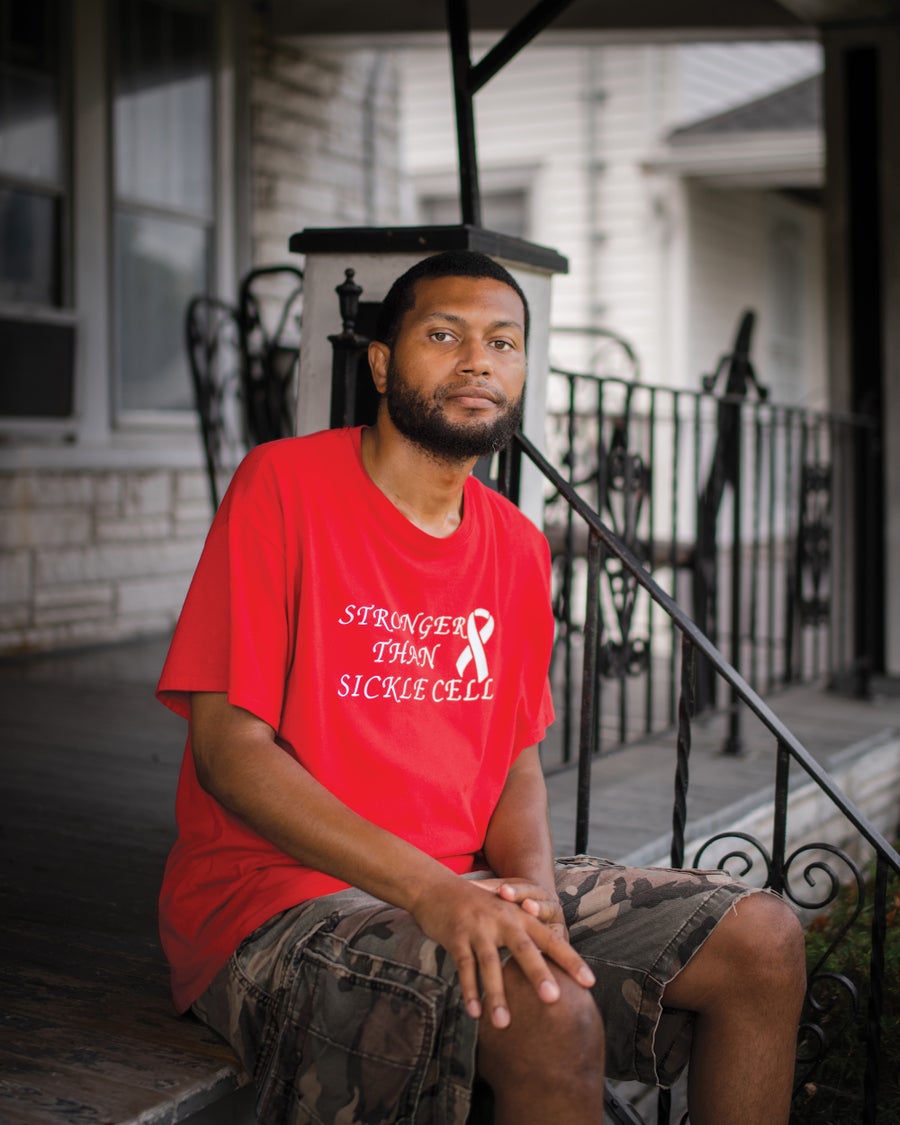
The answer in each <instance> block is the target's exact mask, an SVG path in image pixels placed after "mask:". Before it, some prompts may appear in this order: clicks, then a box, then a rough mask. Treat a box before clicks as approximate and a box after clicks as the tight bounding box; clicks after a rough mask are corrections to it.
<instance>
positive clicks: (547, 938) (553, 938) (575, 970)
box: [539, 926, 597, 988]
mask: <svg viewBox="0 0 900 1125" xmlns="http://www.w3.org/2000/svg"><path fill="white" fill-rule="evenodd" d="M539 943H540V948H541V951H542V953H543V955H544V956H545V957H549V958H550V960H551V961H553V962H554V964H556V965H558V966H559V967H560V968H561V969H562V970H563V971H564V972H566V973H568V974H569V976H570V977H571V978H572V980H574V981H575V982H576V984H580V985H581V986H582V987H583V988H592V987H593V986H594V985H595V984H596V983H597V978H596V977H595V976H594V973H593V971H592V969H591V967H590V965H588V964H587V963H586V962H585V961H583V960H582V959H581V958H580V957H579V956H578V954H577V953H576V952H575V950H574V949H573V948H572V946H571V945H570V944H569V942H568V941H567V940H566V938H564V937H563V936H562V934H560V933H559V932H558V931H557V930H556V928H555V927H550V926H546V927H544V928H543V930H542V934H541V935H540V937H539Z"/></svg>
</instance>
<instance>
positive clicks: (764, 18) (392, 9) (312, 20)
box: [268, 0, 900, 37]
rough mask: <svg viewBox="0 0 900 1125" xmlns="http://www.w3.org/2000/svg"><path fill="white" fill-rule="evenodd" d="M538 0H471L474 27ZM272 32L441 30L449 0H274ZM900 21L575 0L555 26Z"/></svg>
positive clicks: (888, 1)
mask: <svg viewBox="0 0 900 1125" xmlns="http://www.w3.org/2000/svg"><path fill="white" fill-rule="evenodd" d="M534 6H535V0H474V2H473V0H470V3H469V8H470V16H469V18H470V22H471V26H472V29H473V30H505V29H507V28H509V27H512V26H513V25H514V24H516V23H517V22H518V21H519V20H520V19H521V18H522V17H523V16H524V15H525V14H526V13H527V12H528V11H530V10H531V9H532V8H533V7H534ZM268 12H269V18H270V20H271V26H272V30H273V31H274V32H275V33H276V34H282V35H337V34H351V35H353V34H356V35H359V34H369V35H375V34H388V35H397V34H408V33H421V32H443V31H445V30H446V27H447V17H446V5H445V0H391V3H389V4H373V3H372V0H303V3H300V4H298V3H297V0H269V4H268ZM897 19H900V0H727V2H726V3H723V2H722V0H679V2H678V3H677V4H676V3H673V2H672V0H573V2H572V3H570V4H569V5H568V7H567V8H566V9H565V11H563V12H561V13H560V14H559V15H558V16H557V17H556V18H555V19H554V20H553V23H552V24H551V25H550V26H551V29H553V30H557V31H574V30H579V31H597V32H602V31H609V32H625V31H640V32H642V33H648V32H650V33H652V32H654V31H658V32H660V33H663V34H665V35H667V36H670V35H672V34H679V35H682V36H685V37H689V36H690V35H691V34H692V33H701V32H717V33H719V34H721V33H722V32H728V31H732V32H734V33H735V34H736V35H741V36H742V37H745V36H746V35H747V33H748V32H750V33H758V34H760V35H771V34H772V33H773V32H781V33H782V34H784V35H798V34H803V33H804V32H806V33H808V32H809V31H810V29H811V28H812V27H814V26H817V25H824V24H829V23H837V22H841V23H864V22H869V21H873V20H874V21H881V20H897Z"/></svg>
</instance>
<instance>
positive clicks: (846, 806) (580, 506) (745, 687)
mask: <svg viewBox="0 0 900 1125" xmlns="http://www.w3.org/2000/svg"><path fill="white" fill-rule="evenodd" d="M515 442H516V444H517V445H518V446H519V448H520V449H522V451H523V452H524V453H525V454H526V456H527V457H528V459H529V460H530V461H531V462H532V463H533V464H534V465H535V467H536V468H537V469H538V470H539V471H540V472H541V473H542V474H543V476H545V477H546V478H547V480H549V481H550V483H551V484H552V485H553V487H554V488H555V489H557V490H558V492H559V494H560V495H561V496H562V497H563V498H564V499H565V500H566V502H567V503H568V504H569V506H570V507H571V508H572V509H573V510H574V511H575V512H577V513H578V515H579V516H581V518H582V519H583V520H584V521H585V523H586V524H587V525H588V527H589V528H590V530H591V532H592V536H591V538H592V539H593V538H595V537H596V539H598V540H599V541H600V543H602V545H603V547H604V548H605V550H607V551H608V552H609V553H611V554H613V555H615V556H616V557H617V558H618V559H619V560H620V561H621V562H622V564H623V565H624V566H625V568H626V569H627V570H628V572H629V573H630V574H631V575H632V577H633V578H634V579H635V581H636V582H637V583H638V584H639V585H640V586H642V587H643V589H645V590H646V591H647V593H648V594H649V595H650V597H651V598H652V599H653V600H654V601H655V602H656V603H657V604H658V605H659V606H661V607H662V609H663V610H665V612H666V613H667V614H668V616H669V617H670V618H671V619H672V620H673V621H674V622H675V624H676V625H677V627H678V628H679V630H680V631H681V633H682V635H683V636H685V637H686V638H687V639H688V640H689V641H690V642H691V644H692V645H693V646H694V647H695V648H696V649H697V651H698V652H700V653H701V654H702V655H703V656H704V657H706V659H707V660H709V662H710V663H711V664H712V665H713V667H714V668H715V669H716V671H717V672H718V674H719V675H720V676H721V677H722V678H723V679H724V680H725V681H726V683H728V684H729V685H730V686H731V687H732V688H734V690H735V691H736V692H737V694H738V696H739V697H740V699H741V700H742V701H743V702H744V703H745V704H746V705H747V706H748V707H749V708H750V710H751V711H752V712H753V713H754V714H755V715H756V716H757V718H758V719H759V720H760V722H761V723H762V724H763V726H765V727H766V728H767V729H768V730H769V731H770V733H771V734H773V735H774V737H775V738H776V739H777V741H778V743H779V744H780V745H783V746H784V747H785V748H786V749H787V750H788V752H789V753H790V755H791V757H792V758H794V760H795V761H796V762H797V763H798V764H799V765H800V766H802V768H803V769H804V770H805V771H806V772H807V773H808V774H809V776H810V777H811V778H812V779H813V780H814V781H815V782H816V784H817V785H818V786H819V788H820V789H821V790H822V791H823V792H824V793H826V794H827V795H828V796H829V797H830V798H831V800H832V801H834V803H835V804H836V805H837V806H838V808H839V809H840V810H841V812H842V813H843V814H844V815H845V816H846V817H847V819H848V820H849V821H850V822H851V823H852V824H853V826H854V827H855V828H856V829H857V830H858V831H859V832H860V833H861V835H862V836H863V837H864V838H865V839H866V840H867V841H868V842H869V843H870V844H871V846H872V847H873V848H874V849H875V850H876V852H878V853H879V854H881V855H883V857H884V859H885V860H886V861H887V863H888V864H889V866H890V867H892V868H893V870H894V871H895V872H896V873H897V874H898V875H900V854H898V853H897V852H896V851H895V849H894V848H893V847H892V846H891V844H890V843H889V842H888V840H887V839H886V838H885V837H884V836H883V835H882V834H881V832H879V831H878V829H877V828H876V827H875V826H874V825H873V824H872V823H871V822H870V821H869V819H868V818H867V817H866V815H865V814H864V813H863V812H862V811H861V810H860V809H858V808H857V807H856V805H854V804H853V802H852V801H851V800H850V799H849V798H848V797H847V796H846V795H845V794H844V793H843V792H842V791H841V790H840V789H839V788H838V786H837V785H835V783H834V782H833V781H832V779H831V777H830V775H829V774H828V773H827V771H826V770H824V769H823V768H822V766H821V765H819V763H818V762H817V761H816V760H815V758H813V756H812V755H811V754H810V753H809V751H808V750H807V749H806V748H805V747H804V746H803V745H802V744H801V743H800V741H799V740H798V739H797V738H796V736H795V735H794V734H793V733H792V732H791V731H790V730H789V729H788V727H787V726H785V724H784V723H783V722H782V721H781V719H779V718H778V716H777V715H776V714H775V712H774V711H773V710H772V708H771V707H769V705H768V704H767V703H766V702H765V700H764V699H762V698H761V696H760V695H759V694H758V693H757V692H756V691H754V689H753V688H752V687H751V686H750V684H749V683H748V682H747V681H746V680H745V679H744V677H743V676H742V675H741V674H740V672H738V671H737V669H736V668H734V667H733V666H732V665H731V664H730V663H729V662H728V661H727V660H726V659H725V657H724V656H723V655H722V653H721V652H720V651H719V650H718V649H717V648H716V646H715V645H714V644H713V643H712V641H710V639H709V638H708V637H707V636H706V634H705V633H703V632H702V631H701V630H700V629H699V628H698V627H697V625H696V624H695V623H694V622H693V621H692V620H691V618H690V617H688V615H687V614H686V613H685V612H684V610H682V609H681V607H680V606H679V605H678V604H677V602H675V601H674V599H673V598H672V597H670V595H669V594H667V593H666V591H665V590H664V589H663V588H662V587H661V586H660V585H659V584H658V583H657V582H656V581H655V580H654V578H653V577H652V575H651V574H650V572H649V571H648V570H646V568H645V567H644V566H643V564H642V563H641V561H640V559H638V557H637V556H636V555H635V554H634V553H633V552H632V551H631V550H630V549H629V548H628V547H627V546H626V545H625V543H623V542H622V540H621V539H620V538H619V537H618V536H617V535H616V534H615V532H614V531H612V530H611V529H610V528H608V527H607V526H606V525H605V524H604V523H603V521H602V520H601V519H600V517H599V516H598V514H597V513H596V512H595V511H594V510H593V508H591V506H590V505H589V504H588V503H586V501H585V500H584V499H582V497H581V496H579V494H578V493H577V492H576V491H575V490H574V489H573V488H571V487H570V485H569V483H568V481H566V479H565V478H564V477H563V476H562V475H561V474H560V473H559V472H558V471H557V470H556V469H555V468H554V467H553V465H551V464H550V462H549V461H548V460H547V459H546V458H545V457H544V456H543V454H542V453H541V452H540V450H539V449H538V448H537V447H536V446H535V445H534V444H533V443H532V442H531V441H530V440H529V439H528V438H527V437H526V436H525V435H524V434H523V433H521V432H520V433H517V434H516V435H515ZM581 751H582V752H583V751H584V746H582V747H581Z"/></svg>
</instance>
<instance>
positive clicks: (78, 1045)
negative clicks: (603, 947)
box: [0, 637, 900, 1125]
mask: <svg viewBox="0 0 900 1125" xmlns="http://www.w3.org/2000/svg"><path fill="white" fill-rule="evenodd" d="M165 647H166V638H164V637H155V638H151V639H148V640H144V641H138V642H132V643H128V644H119V645H115V646H109V647H104V648H95V649H90V650H83V651H81V652H77V653H64V654H54V655H50V656H44V657H35V658H31V659H29V660H16V661H7V662H5V663H3V664H0V706H2V709H3V714H4V717H5V738H4V740H3V744H2V750H0V754H2V762H3V773H4V778H5V783H4V787H3V792H2V798H0V800H2V804H0V832H2V836H3V840H4V848H3V850H2V852H0V942H2V946H3V949H4V952H5V953H6V956H5V957H4V958H3V962H4V966H5V967H4V968H3V969H2V970H0V972H2V977H3V988H2V991H3V997H4V1003H3V1018H2V1031H0V1064H2V1071H3V1074H4V1079H3V1082H2V1084H0V1116H2V1118H3V1120H4V1121H6V1122H9V1123H10V1125H26V1123H27V1125H35V1123H38V1122H40V1123H47V1125H53V1123H56V1122H63V1121H65V1122H67V1123H68V1125H81V1123H85V1125H86V1123H88V1122H96V1121H108V1122H112V1121H115V1122H126V1121H135V1120H136V1119H138V1118H140V1120H141V1122H143V1123H148V1122H166V1123H169V1122H171V1123H174V1122H179V1121H186V1120H191V1122H192V1125H204V1123H207V1122H211V1121H216V1122H235V1123H237V1122H241V1121H243V1120H250V1119H251V1118H250V1117H248V1116H247V1115H248V1114H250V1107H251V1104H252V1102H251V1098H250V1094H249V1091H248V1090H246V1089H243V1090H242V1089H241V1086H242V1085H243V1083H244V1082H245V1079H244V1077H243V1075H242V1074H241V1072H240V1069H239V1068H238V1067H237V1065H236V1063H235V1060H234V1059H233V1057H232V1056H231V1054H230V1052H229V1051H228V1049H227V1048H226V1047H224V1045H222V1044H221V1043H220V1042H219V1041H218V1040H217V1039H216V1037H215V1036H213V1035H211V1034H210V1033H208V1032H206V1031H205V1030H204V1029H203V1028H202V1027H200V1025H199V1024H197V1023H195V1022H194V1021H192V1020H190V1019H187V1020H178V1019H176V1018H175V1017H174V1016H173V1015H172V1013H171V1009H170V1006H169V1003H168V996H167V974H166V969H165V964H164V961H163V959H162V955H161V953H160V951H159V948H158V942H157V938H156V916H155V914H156V894H157V889H158V885H159V880H160V876H161V872H162V865H163V862H164V859H165V855H166V851H167V848H168V845H169V843H170V841H171V838H172V833H173V830H174V824H173V811H172V806H173V798H174V792H175V785H176V779H177V773H178V763H179V761H180V757H181V751H182V745H183V729H182V724H181V722H180V720H178V719H177V718H175V717H174V716H173V715H171V714H170V713H169V712H168V711H166V710H165V709H164V708H163V707H161V706H160V705H159V704H157V703H156V702H155V701H154V700H153V698H152V688H153V684H154V682H155V679H156V676H157V674H158V671H159V667H160V664H161V661H162V658H163V655H164V652H165ZM776 706H777V708H778V711H779V714H780V715H781V717H782V718H783V719H784V720H785V722H786V723H787V725H788V726H790V727H791V729H792V730H793V731H794V732H795V733H796V734H797V736H798V737H799V738H800V740H801V741H802V742H803V743H804V744H805V745H806V746H807V747H809V748H810V750H811V751H812V752H813V753H814V754H815V756H816V758H817V760H818V761H819V762H820V763H821V764H822V765H823V766H824V767H825V768H826V769H828V770H829V771H830V772H833V773H834V775H835V776H836V777H837V778H838V780H843V775H844V774H845V773H846V771H847V770H852V771H853V772H852V774H850V775H848V776H849V782H848V781H845V782H844V784H845V788H846V789H847V790H848V791H849V792H850V793H851V795H852V796H853V798H854V800H855V802H856V803H857V805H858V806H860V807H862V809H863V810H864V811H865V812H866V813H867V814H868V815H869V816H870V817H871V818H872V819H873V821H876V822H880V823H885V824H889V825H890V827H889V828H887V831H891V830H893V828H894V826H895V824H896V820H897V812H898V809H897V797H896V789H895V790H894V791H893V792H892V791H891V790H890V789H889V788H888V787H887V785H886V784H885V779H884V776H883V768H884V764H885V763H889V764H893V772H894V773H896V765H895V763H896V759H897V743H898V740H900V699H898V698H896V697H888V696H885V697H881V698H876V699H874V700H868V701H855V700H847V699H843V698H838V697H836V696H832V695H828V694H825V693H824V692H823V691H822V690H821V689H819V688H817V687H812V686H800V687H793V688H790V689H787V690H785V691H783V692H781V693H779V695H778V697H777V701H776ZM754 726H755V724H753V723H748V724H747V728H746V752H745V753H744V755H742V756H741V757H739V758H736V757H734V756H725V755H723V754H721V752H720V751H721V745H722V735H723V731H724V729H725V728H724V725H723V719H722V718H721V717H720V716H714V717H712V718H710V719H705V720H696V721H695V723H694V727H693V746H692V755H691V772H692V775H693V779H694V780H693V782H692V785H691V788H690V796H689V802H688V828H687V837H688V839H691V838H694V837H700V836H701V834H703V838H705V836H707V835H709V834H710V833H711V832H714V831H716V830H720V829H723V828H726V827H727V828H729V829H731V828H734V827H735V826H736V825H737V824H738V822H740V821H741V820H742V818H744V817H746V816H748V815H751V814H753V813H754V812H756V811H757V810H763V817H762V819H763V820H765V819H766V818H768V820H769V821H771V808H772V794H773V779H774V770H775V763H774V747H773V746H772V745H771V737H763V734H762V732H760V737H759V738H757V737H756V736H755V733H754ZM675 768H676V755H675V739H674V736H668V737H666V736H657V737H653V738H649V739H647V740H644V741H638V742H634V743H632V744H630V745H628V746H626V747H624V748H622V749H619V750H616V751H615V752H611V753H609V754H602V755H600V756H599V757H598V758H597V759H596V760H595V762H594V766H593V772H592V778H591V815H590V846H591V849H592V850H594V851H598V852H600V853H602V854H606V855H609V856H611V857H615V858H621V859H630V860H638V861H640V862H643V863H646V862H655V861H665V859H666V856H667V853H668V847H669V844H668V839H669V835H670V824H671V819H672V784H673V776H674V772H675ZM796 772H799V771H795V773H796ZM795 781H796V783H797V785H796V788H795V789H792V798H791V799H792V801H793V800H794V797H795V796H797V795H799V790H801V789H802V788H803V786H802V783H801V782H800V781H799V779H795ZM548 783H549V787H550V794H551V806H552V821H553V828H554V835H555V838H556V842H557V849H558V850H559V851H560V852H565V851H569V850H571V848H572V845H573V841H574V834H575V815H576V775H575V771H574V770H571V769H564V770H558V771H554V772H553V773H552V774H551V776H550V777H549V778H548ZM810 817H812V821H811V823H814V824H815V832H816V839H820V840H821V839H823V827H822V824H821V822H820V821H819V820H817V819H816V813H815V812H812V813H809V814H808V815H807V818H806V819H807V821H808V822H810V819H809V818H810ZM795 819H796V818H795ZM757 832H759V833H760V834H764V832H763V831H762V830H761V829H757ZM687 859H688V862H690V861H691V859H692V856H691V853H690V848H688V852H687ZM61 951H62V955H61ZM648 1119H649V1118H648Z"/></svg>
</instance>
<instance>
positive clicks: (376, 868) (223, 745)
mask: <svg viewBox="0 0 900 1125" xmlns="http://www.w3.org/2000/svg"><path fill="white" fill-rule="evenodd" d="M191 743H192V746H193V753H194V764H195V768H196V771H197V778H198V780H199V782H200V784H201V785H202V786H203V788H204V789H205V790H206V791H207V792H208V793H210V794H211V795H212V796H213V797H215V799H216V800H217V801H219V803H220V804H221V805H223V806H224V807H225V808H227V809H228V810H229V811H231V812H233V813H234V814H235V815H236V816H238V817H240V818H241V820H243V821H244V822H245V823H246V824H248V825H249V826H250V827H251V828H253V829H254V830H255V831H256V832H258V833H259V834H260V835H261V836H263V837H265V838H266V839H267V840H269V841H271V842H272V843H273V844H275V845H276V846H277V847H279V848H280V849H281V850H282V851H284V852H285V853H286V854H287V855H290V856H292V857H293V858H294V859H296V860H297V861H298V862H299V863H302V864H304V865H305V866H307V867H312V868H315V869H316V870H319V871H323V872H325V873H326V874H328V875H333V876H335V877H336V878H338V879H342V880H344V881H345V882H347V883H350V884H351V885H353V886H356V887H359V888H360V889H362V890H364V891H368V892H369V893H370V894H372V895H374V896H375V897H377V898H380V899H382V900H383V901H385V902H390V903H392V904H394V905H395V906H399V907H401V908H403V909H404V910H408V911H409V912H410V914H412V916H413V917H414V918H415V920H416V921H417V922H418V924H419V925H420V926H421V928H422V930H423V931H424V932H425V933H426V934H427V935H428V936H429V937H431V938H433V939H434V940H435V941H437V942H438V943H439V944H440V945H442V946H443V947H444V948H445V949H446V950H447V951H448V953H449V954H450V955H451V957H452V958H453V961H454V963H455V965H456V968H457V972H458V974H459V978H460V985H461V988H462V995H463V999H464V1001H465V1004H466V1008H467V1010H468V1012H469V1014H470V1015H472V1016H473V1017H476V1018H477V1017H478V1016H480V1015H481V1011H482V1006H481V1001H480V999H479V995H480V992H479V979H480V983H481V989H482V990H483V992H484V997H485V1001H484V1002H485V1007H486V1009H487V1011H488V1012H490V1013H491V1017H492V1022H494V1023H495V1024H497V1026H503V1024H504V1022H506V1021H507V1020H508V1014H507V1006H506V999H505V995H504V988H503V979H502V966H501V962H500V955H499V950H500V949H501V948H504V947H505V948H507V949H509V951H510V953H511V954H512V956H513V957H514V958H515V960H516V962H517V963H518V964H519V966H520V968H521V969H522V972H523V973H524V974H525V976H526V978H527V979H528V980H529V981H530V982H531V984H532V985H533V987H534V988H535V990H536V991H537V993H538V995H539V996H541V998H542V999H544V1000H546V1001H547V1002H552V1001H554V1000H556V999H557V998H558V996H559V988H558V986H557V984H556V982H555V981H554V980H553V978H552V975H551V974H550V973H549V971H548V969H547V964H546V961H545V959H544V958H545V957H548V958H550V960H552V961H554V962H556V964H557V965H559V966H560V968H562V969H563V970H564V971H565V972H567V973H569V974H570V975H571V976H572V977H573V978H574V979H575V980H577V981H578V982H579V983H580V984H583V985H585V986H586V987H589V986H590V984H591V983H592V982H593V976H592V974H591V971H590V969H589V968H588V967H587V965H585V964H584V962H583V961H582V960H581V958H580V957H578V955H577V954H576V953H575V952H574V950H572V948H571V947H570V946H569V945H568V944H567V943H566V942H565V940H563V939H562V938H561V937H560V936H559V934H558V933H556V932H555V931H554V930H553V929H551V928H550V927H548V926H547V925H544V924H543V922H541V921H539V920H538V919H537V918H535V917H533V916H532V915H531V914H530V913H529V912H527V911H526V910H523V909H522V908H520V906H519V905H517V904H516V903H515V902H511V901H505V899H504V898H503V897H501V896H500V895H489V894H485V893H484V892H483V891H481V890H479V889H478V888H477V886H476V885H475V884H474V882H473V881H471V880H465V879H460V878H459V877H458V876H457V875H455V874H454V873H453V872H451V871H450V870H449V869H448V868H446V867H444V865H443V864H441V863H439V862H438V861H437V860H435V859H433V858H431V857H430V856H428V855H426V854H425V853H424V852H422V851H420V850H419V849H418V848H415V847H413V845H411V844H409V843H407V842H406V841H405V840H401V839H400V838H399V837H397V836H394V835H393V834H392V833H390V832H387V831H385V830H384V829H382V828H379V827H377V826H376V825H374V824H371V823H370V822H369V821H367V820H365V819H364V818H363V817H360V816H358V815H357V814H356V813H354V812H353V811H352V810H351V809H349V808H348V807H347V806H346V805H344V804H343V803H342V802H341V801H339V800H338V799H337V798H336V797H335V796H334V795H333V794H332V793H330V792H329V791H328V790H327V789H325V787H324V786H322V785H321V784H320V783H319V782H318V781H316V780H315V778H313V777H312V775H311V774H310V773H309V772H308V771H307V770H305V769H304V768H303V767H302V766H301V765H300V764H299V763H298V762H297V761H296V760H295V759H294V758H292V757H291V756H290V755H288V754H287V753H285V752H284V751H283V750H282V749H281V747H279V746H278V744H277V743H276V741H275V732H274V730H273V729H272V728H271V727H270V726H269V725H268V724H267V723H264V722H263V721H262V720H261V719H259V718H257V717H256V716H255V715H252V714H251V713H250V712H248V711H244V710H242V709H241V708H239V707H235V706H233V705H232V704H230V703H229V702H228V699H227V697H226V696H225V695H224V694H221V693H211V692H198V693H195V694H194V695H192V697H191ZM504 835H505V833H504ZM504 874H505V872H504ZM552 886H553V883H552V878H551V882H550V887H551V888H552Z"/></svg>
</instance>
